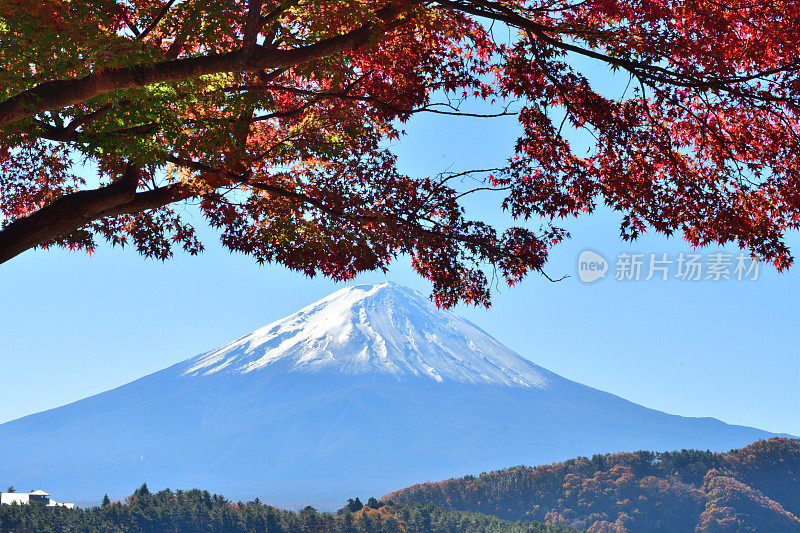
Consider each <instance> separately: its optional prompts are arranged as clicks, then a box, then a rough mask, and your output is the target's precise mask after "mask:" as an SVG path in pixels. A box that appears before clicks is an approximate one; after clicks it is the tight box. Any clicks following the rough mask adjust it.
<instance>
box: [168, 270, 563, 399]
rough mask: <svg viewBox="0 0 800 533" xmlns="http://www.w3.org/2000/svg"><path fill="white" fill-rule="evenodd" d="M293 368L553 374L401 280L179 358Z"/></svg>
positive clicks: (209, 365)
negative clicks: (200, 353)
mask: <svg viewBox="0 0 800 533" xmlns="http://www.w3.org/2000/svg"><path fill="white" fill-rule="evenodd" d="M279 363H280V364H283V365H287V366H285V367H284V368H287V369H288V370H289V371H290V372H308V373H317V372H328V373H340V374H366V373H378V374H385V375H390V376H394V377H396V378H397V379H403V378H406V377H428V378H430V379H433V380H435V381H437V382H445V381H455V382H462V383H487V384H502V385H509V386H520V387H537V388H546V387H547V384H548V382H549V381H550V380H551V379H552V378H554V377H555V375H554V374H552V373H550V372H548V371H547V370H545V369H543V368H541V367H539V366H536V365H534V364H533V363H531V362H529V361H527V360H526V359H523V358H522V357H520V356H519V355H517V354H516V353H515V352H513V351H511V350H510V349H508V348H506V347H505V346H503V345H502V344H500V343H499V342H498V341H496V340H495V339H494V338H492V337H491V336H490V335H488V334H487V333H485V332H484V331H483V330H481V329H480V328H478V327H477V326H475V325H474V324H472V323H471V322H469V321H467V320H464V319H463V318H461V317H459V316H457V315H456V314H454V313H452V312H450V311H443V310H439V309H437V308H436V307H435V306H434V305H433V304H432V303H431V302H430V301H429V300H428V299H427V298H425V297H423V296H422V295H420V294H419V293H417V292H415V291H413V290H411V289H408V288H406V287H402V286H400V285H397V284H394V283H391V282H384V283H380V284H377V285H357V286H353V287H346V288H344V289H341V290H339V291H336V292H334V293H333V294H331V295H329V296H327V297H325V298H323V299H321V300H319V301H317V302H315V303H313V304H311V305H309V306H307V307H305V308H303V309H301V310H300V311H298V312H296V313H294V314H292V315H290V316H288V317H286V318H283V319H281V320H278V321H276V322H273V323H272V324H269V325H267V326H264V327H263V328H260V329H258V330H256V331H254V332H253V333H251V334H250V335H247V336H245V337H242V338H240V339H238V340H236V341H233V342H231V343H229V344H226V345H225V346H222V347H221V348H218V349H216V350H212V351H210V352H207V353H205V354H202V355H199V356H197V357H195V358H193V359H190V360H189V361H186V363H184V364H185V365H186V370H185V371H184V374H185V375H195V376H196V375H202V374H213V373H217V372H226V373H249V372H255V371H258V370H261V369H265V368H267V367H269V366H271V365H276V364H279Z"/></svg>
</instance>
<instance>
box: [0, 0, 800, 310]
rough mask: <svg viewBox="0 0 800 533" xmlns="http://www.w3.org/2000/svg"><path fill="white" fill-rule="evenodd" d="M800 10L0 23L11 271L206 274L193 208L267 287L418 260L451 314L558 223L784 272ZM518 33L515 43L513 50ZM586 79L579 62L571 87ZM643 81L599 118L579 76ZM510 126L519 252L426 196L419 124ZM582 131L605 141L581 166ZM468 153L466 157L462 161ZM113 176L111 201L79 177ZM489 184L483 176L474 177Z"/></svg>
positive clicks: (167, 14)
mask: <svg viewBox="0 0 800 533" xmlns="http://www.w3.org/2000/svg"><path fill="white" fill-rule="evenodd" d="M798 8H800V3H799V2H795V1H793V0H772V1H770V2H763V1H756V0H731V1H726V2H716V1H711V0H691V1H685V0H681V1H675V0H642V1H640V0H587V1H580V2H573V1H572V0H564V1H562V0H497V1H495V0H430V1H413V0H397V1H385V0H299V1H293V2H283V1H280V0H207V1H197V0H80V1H75V0H72V1H69V0H0V217H2V220H3V221H4V222H3V227H2V230H0V262H4V261H7V260H9V259H11V258H13V257H15V256H16V255H18V254H19V253H21V252H23V251H25V250H27V249H30V248H32V247H47V246H53V245H61V246H66V247H70V248H76V249H84V250H92V249H93V247H94V246H95V243H96V239H98V238H101V239H103V238H104V239H107V240H108V241H110V242H111V243H114V244H126V243H128V244H132V245H133V246H135V247H136V249H137V250H139V251H140V252H141V253H142V254H144V255H146V256H151V257H156V258H166V257H169V255H170V254H171V248H172V247H173V246H176V245H177V246H181V247H183V248H184V249H186V250H188V251H189V252H191V253H195V252H198V251H200V250H201V249H202V246H201V244H200V243H199V242H198V241H197V239H196V237H195V234H194V231H193V228H192V227H191V226H190V225H189V224H188V223H186V222H185V221H184V220H182V219H181V216H180V214H179V211H178V210H175V209H174V206H175V204H176V203H180V202H191V203H194V204H197V205H198V206H199V209H200V210H202V213H203V214H204V216H205V217H206V218H207V220H208V221H209V223H210V224H211V225H212V226H214V227H216V228H218V229H219V231H220V232H221V238H222V242H223V244H224V245H225V246H227V247H228V248H230V249H231V250H234V251H240V252H243V253H246V254H250V255H252V256H253V257H254V258H255V259H256V260H258V261H274V262H278V263H281V264H284V265H286V266H288V267H290V268H293V269H297V270H300V271H302V272H305V273H307V274H315V273H322V274H324V275H327V276H330V277H333V278H335V279H347V278H349V277H352V276H354V275H355V274H356V273H357V272H359V271H364V270H369V269H380V268H385V267H386V266H387V264H388V263H389V262H390V261H391V260H392V259H393V258H394V257H396V256H397V255H399V254H405V253H407V254H410V255H411V257H412V258H413V265H414V267H415V269H416V270H417V271H418V272H419V273H420V274H421V275H422V276H425V277H426V278H429V279H430V280H432V281H433V283H434V295H435V297H436V300H437V303H439V304H442V305H451V304H453V303H455V302H456V301H458V300H464V301H467V302H472V303H488V297H489V288H488V282H487V276H486V273H485V270H486V268H487V266H488V267H490V268H494V269H496V270H497V271H498V272H499V273H500V274H501V275H502V276H503V277H504V278H505V279H506V280H507V281H508V282H509V283H514V282H516V281H517V280H519V279H520V278H521V277H523V276H524V275H525V274H526V273H528V272H530V271H541V270H542V266H543V264H544V262H545V260H546V256H547V251H548V249H549V247H550V246H551V245H552V244H554V243H555V242H558V241H559V240H561V239H562V238H564V237H565V236H566V234H565V232H564V231H563V230H562V229H560V228H559V225H558V219H559V218H562V217H571V216H575V215H578V214H581V213H589V212H591V211H593V210H594V209H595V207H596V206H597V205H598V204H602V203H605V204H608V205H609V206H611V207H612V208H613V209H615V210H617V211H619V212H620V215H621V218H622V225H621V230H622V235H623V236H624V237H625V238H634V237H636V236H637V235H638V234H640V233H641V232H643V231H645V230H647V229H648V228H649V229H654V230H656V231H659V232H663V233H665V234H672V233H673V232H677V233H682V234H683V235H684V236H685V237H686V238H687V239H688V240H689V242H690V243H692V244H693V245H705V244H709V243H714V242H716V243H728V242H734V243H736V244H738V245H739V246H741V247H742V248H744V249H747V250H749V251H751V252H752V253H753V254H755V255H757V256H759V257H762V258H764V259H766V260H768V261H770V262H772V263H774V264H775V265H776V266H777V267H779V268H785V267H787V266H788V265H789V264H790V263H791V261H792V257H791V255H790V253H789V250H788V249H787V247H786V245H785V244H784V240H783V236H784V234H785V232H786V231H787V230H790V229H795V228H797V227H798V224H799V223H800V179H798V171H800V160H798V158H800V142H799V139H800V137H799V136H798V131H797V128H798V125H797V120H798V104H799V102H798V98H799V97H800V60H798V58H800V50H799V49H798V48H799V47H800V39H797V33H798V29H800V9H798ZM509 30H510V31H509ZM576 59H580V61H576ZM588 62H593V63H598V64H601V65H605V66H606V67H607V68H608V69H609V70H613V71H617V72H618V73H622V74H623V75H624V76H626V77H627V79H628V80H629V83H628V84H627V89H626V90H625V91H624V93H622V94H620V95H618V97H617V98H614V99H612V98H610V97H608V96H607V95H603V94H602V93H601V92H600V91H598V90H597V89H596V88H595V87H594V86H593V84H592V80H591V79H589V78H588V77H587V76H585V75H583V74H582V73H581V71H580V69H579V68H578V67H577V66H576V65H586V64H587V63H588ZM464 98H475V99H485V100H494V101H498V102H505V101H514V102H515V106H514V107H512V108H511V109H512V110H513V111H514V112H516V113H517V114H518V118H519V121H520V123H521V126H522V130H523V134H522V136H521V138H520V139H519V140H518V142H517V144H516V146H515V147H514V148H515V155H514V156H513V157H512V158H511V159H510V160H509V161H508V164H507V165H505V166H504V167H503V168H499V169H491V170H488V171H486V172H475V173H474V174H473V176H475V177H476V178H479V179H482V180H483V183H482V184H480V185H479V186H478V187H477V188H478V189H487V188H488V189H496V190H499V191H502V193H503V194H504V195H505V196H504V197H505V200H504V202H503V207H504V208H505V209H507V210H508V211H509V212H510V213H511V214H512V215H513V217H515V218H516V219H517V220H518V221H519V226H520V227H514V228H511V229H507V230H504V231H497V230H495V229H494V228H492V227H490V226H489V225H487V224H485V223H483V222H480V221H475V220H471V219H470V217H469V214H468V213H465V212H464V210H463V209H462V208H461V207H460V204H459V201H460V200H461V195H462V194H463V193H464V192H465V191H463V190H459V189H458V188H457V187H455V186H454V183H455V182H456V180H454V178H456V177H457V176H453V175H431V176H406V175H403V174H401V173H399V172H398V171H397V169H396V167H395V160H394V157H393V156H392V154H391V153H390V152H388V151H386V150H385V149H384V148H383V147H385V146H386V143H385V141H386V140H387V139H391V138H393V137H395V136H397V135H399V134H400V133H401V132H400V130H399V128H401V127H402V123H403V121H405V120H407V119H408V118H409V117H410V116H411V115H412V114H414V113H421V112H434V113H459V112H460V111H459V110H458V105H457V104H456V103H455V102H458V101H461V100H462V99H464ZM570 128H579V129H585V130H586V131H588V132H589V133H590V135H591V138H592V139H593V140H594V144H593V147H592V149H591V150H590V151H589V152H588V153H587V152H586V151H585V149H584V147H581V149H580V150H578V149H573V147H572V146H571V145H570V143H569V142H568V140H567V138H566V132H567V131H568V130H569V129H570ZM457 141H458V140H457V139H453V141H452V142H457ZM83 162H86V163H88V164H89V168H92V169H96V172H97V175H98V181H97V183H99V185H97V184H95V183H91V184H87V183H84V181H83V180H82V179H81V178H80V177H79V176H77V175H76V173H75V172H74V167H75V164H76V163H83ZM475 170H476V171H477V170H480V169H475Z"/></svg>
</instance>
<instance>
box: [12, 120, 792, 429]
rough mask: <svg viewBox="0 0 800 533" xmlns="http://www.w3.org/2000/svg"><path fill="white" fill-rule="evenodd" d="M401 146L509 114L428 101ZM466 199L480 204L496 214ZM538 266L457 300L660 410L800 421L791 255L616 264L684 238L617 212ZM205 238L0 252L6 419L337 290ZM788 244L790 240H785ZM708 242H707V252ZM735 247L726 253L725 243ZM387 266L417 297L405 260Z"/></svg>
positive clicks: (433, 159) (517, 337)
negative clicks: (602, 271) (721, 277)
mask: <svg viewBox="0 0 800 533" xmlns="http://www.w3.org/2000/svg"><path fill="white" fill-rule="evenodd" d="M407 131H408V136H407V137H405V138H403V139H402V140H401V141H400V142H399V143H397V144H396V146H395V147H394V149H395V151H396V152H397V153H398V154H399V156H400V164H401V166H402V167H403V169H404V170H406V171H407V172H409V173H414V174H417V175H422V174H425V173H431V172H437V171H441V170H445V169H448V168H451V169H453V170H459V169H464V168H469V167H480V166H494V165H496V164H498V163H502V161H503V160H504V158H505V157H506V156H507V155H508V154H509V150H510V148H511V146H512V145H513V141H514V139H515V137H516V134H517V129H516V126H515V122H514V119H513V118H512V119H508V120H506V119H503V120H487V119H467V118H443V117H438V116H430V115H428V116H420V117H417V118H415V119H414V120H413V121H412V123H411V124H409V125H408V127H407ZM490 203H491V202H474V203H473V204H472V205H470V207H471V208H472V210H473V212H474V214H475V216H476V217H480V218H487V219H490V220H496V221H498V222H500V223H504V222H506V221H505V220H504V219H503V218H502V216H499V217H498V215H497V213H496V211H494V210H493V209H489V208H488V207H487V205H488V204H490ZM570 228H571V230H572V231H573V238H572V239H571V240H570V241H569V242H567V243H565V244H562V245H559V246H558V247H557V248H556V249H555V250H554V253H553V256H552V260H551V262H550V263H549V266H548V268H547V270H548V272H549V273H550V274H551V275H552V276H554V277H558V276H560V275H563V274H569V275H570V276H571V277H570V278H568V279H566V280H564V281H562V282H559V283H550V282H548V281H546V280H545V279H543V278H541V277H537V276H532V277H530V278H529V279H527V280H526V281H525V282H524V283H522V284H521V285H520V286H518V287H516V288H514V289H507V288H503V287H501V290H500V292H499V293H497V294H496V296H495V299H494V306H493V307H492V308H491V309H490V310H484V309H474V308H460V309H458V312H460V313H461V314H463V315H464V316H466V317H467V318H469V319H470V320H472V321H474V322H475V323H477V324H478V325H480V326H481V327H483V328H484V329H485V330H487V331H488V332H490V333H491V334H493V335H494V336H495V337H496V338H498V339H499V340H501V341H502V342H504V343H505V344H507V345H508V346H510V347H511V348H513V349H515V350H516V351H518V352H519V353H520V354H521V355H523V356H525V357H527V358H529V359H531V360H532V361H534V362H535V363H537V364H540V365H542V366H544V367H546V368H548V369H550V370H552V371H554V372H557V373H559V374H561V375H562V376H565V377H567V378H570V379H573V380H576V381H579V382H582V383H585V384H587V385H590V386H593V387H597V388H599V389H603V390H606V391H608V392H612V393H614V394H617V395H620V396H622V397H624V398H627V399H629V400H632V401H634V402H637V403H640V404H643V405H646V406H648V407H652V408H655V409H660V410H663V411H667V412H670V413H676V414H681V415H688V416H712V417H716V418H719V419H721V420H724V421H726V422H729V423H736V424H744V425H750V426H757V427H760V428H764V429H768V430H772V431H776V432H787V433H792V434H795V435H800V414H799V413H800V358H799V357H798V341H800V333H798V331H800V311H798V305H797V301H798V295H800V294H799V293H800V291H798V287H800V266H798V267H797V268H795V269H794V270H792V271H790V272H788V273H784V274H778V273H776V272H775V271H774V270H772V269H770V268H767V269H764V270H762V272H761V276H760V279H759V280H757V281H751V282H744V281H743V282H738V281H727V282H712V281H680V280H674V279H672V280H669V281H656V280H652V281H649V282H648V281H638V282H621V281H616V280H614V279H613V275H614V271H613V269H614V261H615V258H616V256H617V254H618V253H622V252H640V253H645V254H649V253H657V254H661V253H665V252H666V253H669V254H672V255H674V254H677V253H679V252H686V253H688V252H691V250H690V248H689V246H688V245H687V244H686V243H685V242H684V241H683V240H681V239H680V238H673V239H665V238H661V237H658V236H655V235H647V236H645V237H644V238H642V239H640V240H639V241H637V242H635V243H633V244H630V243H623V242H622V241H620V239H619V236H618V217H616V216H615V215H614V214H611V213H608V212H601V213H598V214H595V215H593V216H590V217H587V218H584V219H582V220H580V221H578V222H576V223H571V224H570ZM201 233H202V234H203V235H204V237H205V238H204V242H205V244H206V246H207V251H206V252H205V253H204V254H202V255H200V256H198V257H189V256H185V255H178V256H176V257H175V258H174V259H173V260H172V261H169V262H166V263H160V262H155V261H151V260H144V259H142V258H140V257H139V256H137V255H136V254H135V252H133V251H132V250H127V249H126V250H120V249H112V248H110V247H108V246H104V247H102V248H101V249H100V250H99V251H98V252H97V253H96V254H95V255H94V256H92V257H88V256H86V255H83V254H80V253H72V254H71V253H67V252H63V251H58V250H55V251H47V252H41V251H33V252H27V253H25V254H24V255H22V256H20V257H18V258H16V259H14V260H12V261H11V262H10V263H8V264H6V265H3V266H0V295H1V296H0V365H1V366H0V422H3V421H7V420H11V419H14V418H17V417H20V416H23V415H26V414H29V413H33V412H36V411H40V410H43V409H48V408H52V407H56V406H58V405H62V404H65V403H68V402H71V401H74V400H77V399H80V398H83V397H85V396H88V395H91V394H95V393H98V392H102V391H104V390H107V389H109V388H112V387H115V386H118V385H121V384H124V383H126V382H129V381H131V380H133V379H136V378H138V377H141V376H143V375H145V374H148V373H151V372H154V371H157V370H160V369H161V368H164V367H166V366H168V365H170V364H172V363H175V362H177V361H180V360H182V359H185V358H188V357H190V356H193V355H195V354H198V353H200V352H203V351H206V350H208V349H211V348H213V347H215V346H218V345H221V344H223V343H225V342H227V341H229V340H231V339H234V338H236V337H238V336H240V335H242V334H245V333H247V332H249V331H251V330H253V329H255V328H257V327H259V326H261V325H264V324H266V323H269V322H271V321H273V320H276V319H278V318H281V317H283V316H285V315H287V314H289V313H292V312H294V311H296V310H297V309H298V308H300V307H302V306H304V305H306V304H308V303H310V302H312V301H314V300H316V299H318V298H320V297H323V296H325V295H326V294H328V293H330V292H332V291H334V290H336V289H337V288H339V287H340V286H341V285H337V284H334V283H331V282H330V281H327V280H325V279H313V280H309V279H307V278H305V277H303V276H302V275H300V274H297V273H292V272H290V271H287V270H286V269H284V268H282V267H280V266H275V265H267V266H264V267H259V266H258V265H256V264H255V262H254V261H252V260H250V259H248V258H246V257H243V256H239V255H232V254H229V253H228V252H226V251H224V250H223V249H221V248H220V247H219V246H218V245H217V243H216V240H215V236H214V234H213V232H211V231H210V230H205V229H204V230H202V231H201ZM792 243H793V245H794V250H795V253H798V252H800V239H798V238H797V237H796V236H793V237H792ZM584 249H592V250H595V251H597V252H599V253H601V254H602V255H604V256H605V257H606V258H608V259H610V260H611V270H610V271H609V273H608V275H607V278H606V279H604V280H601V281H597V282H595V283H593V284H588V285H587V284H584V283H581V282H580V281H579V280H578V279H577V276H576V275H575V274H576V262H577V257H578V255H579V253H580V252H581V251H582V250H584ZM709 251H716V249H711V250H709ZM728 252H729V253H735V252H736V250H728ZM384 279H390V280H392V281H395V282H398V283H401V284H404V285H408V286H410V287H413V288H415V289H417V290H419V291H421V292H423V293H425V294H427V293H428V292H429V288H430V287H429V285H428V284H427V283H426V282H424V281H423V280H421V279H420V278H418V277H417V276H416V275H415V274H414V273H413V272H412V271H411V269H410V267H409V262H408V260H400V261H398V262H397V263H396V264H395V265H394V266H393V268H392V269H391V271H390V272H389V273H388V275H385V276H384V275H383V274H377V273H376V274H369V275H364V276H361V277H360V278H359V279H357V280H355V283H373V282H379V281H382V280H384Z"/></svg>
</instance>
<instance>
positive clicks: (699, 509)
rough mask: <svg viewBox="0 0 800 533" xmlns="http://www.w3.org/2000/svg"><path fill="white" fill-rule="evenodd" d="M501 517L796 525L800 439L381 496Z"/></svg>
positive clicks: (654, 524) (637, 527) (640, 455)
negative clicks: (727, 450)
mask: <svg viewBox="0 0 800 533" xmlns="http://www.w3.org/2000/svg"><path fill="white" fill-rule="evenodd" d="M383 499H384V500H391V501H393V502H397V503H411V502H417V503H432V504H434V505H437V506H442V507H447V508H450V509H455V510H461V511H472V512H479V513H486V514H491V515H494V516H497V517H500V518H504V519H508V520H531V521H541V522H547V523H550V524H557V525H569V526H572V527H575V528H579V529H588V530H589V531H590V532H591V533H599V532H612V531H613V532H625V531H629V532H651V531H669V532H679V531H701V532H706V531H708V532H711V531H736V532H740V531H752V532H758V533H765V532H780V533H788V532H792V531H800V518H798V517H800V440H798V439H784V438H773V439H770V440H768V441H758V442H756V443H754V444H751V445H749V446H746V447H744V448H742V449H740V450H733V451H730V452H727V453H711V452H702V451H696V450H683V451H680V452H670V453H653V452H635V453H615V454H609V455H595V456H594V457H592V458H591V459H588V458H585V457H581V458H578V459H571V460H569V461H565V462H563V463H555V464H552V465H546V466H539V467H536V468H529V467H515V468H510V469H508V470H503V471H499V472H492V473H489V474H481V475H480V476H479V477H474V476H466V477H463V478H459V479H450V480H447V481H442V482H439V483H424V484H420V485H414V486H411V487H408V488H406V489H403V490H399V491H397V492H393V493H391V494H388V495H386V496H384V498H383Z"/></svg>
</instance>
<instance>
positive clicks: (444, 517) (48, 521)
mask: <svg viewBox="0 0 800 533" xmlns="http://www.w3.org/2000/svg"><path fill="white" fill-rule="evenodd" d="M0 531H2V532H3V533H11V532H14V533H30V532H40V531H41V532H45V531H48V532H68V531H102V532H104V533H116V532H120V533H121V532H136V533H163V532H165V531H180V532H181V533H195V532H196V533H201V532H208V531H214V532H219V533H245V532H247V533H250V532H253V533H300V532H309V533H311V532H313V533H452V532H456V531H457V532H459V533H488V532H492V533H571V532H572V533H577V532H575V530H574V529H571V528H565V527H559V526H551V525H546V524H539V523H533V522H525V523H513V522H508V521H506V520H500V519H499V518H496V517H493V516H486V515H480V514H475V513H467V512H462V511H452V510H447V509H441V508H438V507H434V506H432V505H419V504H408V505H395V504H389V505H384V504H382V503H379V502H377V501H375V499H374V498H370V501H369V502H368V504H367V505H366V506H362V504H361V502H359V501H358V500H356V501H353V500H350V503H349V504H348V506H346V507H344V508H343V509H342V510H340V511H339V512H338V513H336V514H333V513H320V512H317V511H315V510H314V509H313V508H311V507H306V508H305V509H302V510H300V511H297V512H294V511H283V510H280V509H276V508H274V507H271V506H268V505H264V504H262V503H261V502H259V501H258V500H255V501H251V502H247V503H242V502H236V503H234V502H230V501H228V500H226V499H225V498H223V497H222V496H219V495H216V494H213V495H212V494H210V493H208V492H207V491H200V490H191V491H177V492H173V491H171V490H169V489H167V490H163V491H160V492H158V493H155V494H153V493H151V492H150V491H149V490H148V489H147V485H143V486H142V487H141V488H140V489H138V490H136V492H134V494H133V495H131V496H130V497H128V498H126V499H125V501H124V502H116V503H111V502H109V501H106V504H105V505H103V506H101V507H92V508H89V509H64V508H53V507H45V506H43V505H21V506H20V505H0Z"/></svg>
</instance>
